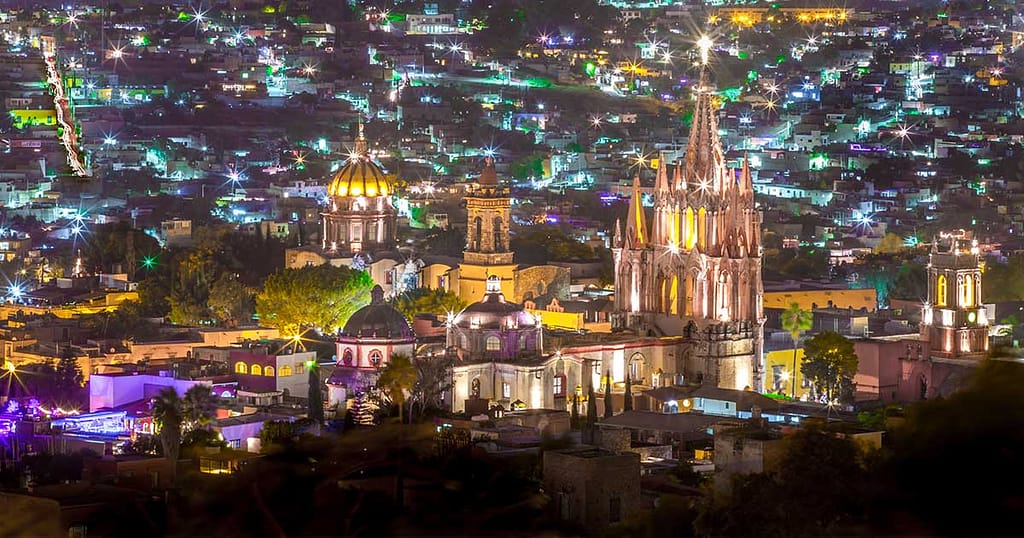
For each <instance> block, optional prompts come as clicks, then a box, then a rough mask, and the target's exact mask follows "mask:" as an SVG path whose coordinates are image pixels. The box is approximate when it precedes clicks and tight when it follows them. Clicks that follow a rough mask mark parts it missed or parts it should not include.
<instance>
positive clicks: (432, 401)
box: [409, 353, 456, 420]
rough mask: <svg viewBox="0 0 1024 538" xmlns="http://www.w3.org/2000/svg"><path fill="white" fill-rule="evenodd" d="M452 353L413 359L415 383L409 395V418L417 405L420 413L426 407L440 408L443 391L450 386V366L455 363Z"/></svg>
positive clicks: (454, 356) (411, 417)
mask: <svg viewBox="0 0 1024 538" xmlns="http://www.w3.org/2000/svg"><path fill="white" fill-rule="evenodd" d="M455 358H456V355H455V354H454V353H443V354H441V355H439V356H430V357H420V358H418V359H416V360H415V361H413V365H414V366H415V367H416V384H415V385H414V386H413V388H412V393H411V395H410V397H409V399H410V402H409V418H410V420H413V418H414V417H413V408H414V407H416V405H417V404H418V405H419V408H420V413H421V414H422V413H424V412H426V410H427V409H430V408H435V409H441V408H442V405H443V402H442V397H443V396H444V393H445V391H448V390H450V389H451V388H452V375H451V374H452V366H454V365H455Z"/></svg>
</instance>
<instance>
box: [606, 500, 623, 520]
mask: <svg viewBox="0 0 1024 538" xmlns="http://www.w3.org/2000/svg"><path fill="white" fill-rule="evenodd" d="M621 520H622V499H620V498H618V497H612V498H611V499H608V523H618V522H619V521H621Z"/></svg>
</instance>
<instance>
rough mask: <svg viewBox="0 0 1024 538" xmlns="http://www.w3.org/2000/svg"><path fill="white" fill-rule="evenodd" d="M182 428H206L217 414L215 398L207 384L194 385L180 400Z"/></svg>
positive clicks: (185, 429) (187, 429)
mask: <svg viewBox="0 0 1024 538" xmlns="http://www.w3.org/2000/svg"><path fill="white" fill-rule="evenodd" d="M181 407H182V429H183V430H184V431H186V432H189V431H192V430H196V429H202V428H206V427H207V426H209V425H210V423H211V422H213V419H214V418H215V417H216V415H217V399H216V398H215V397H214V396H213V392H212V391H211V389H210V387H209V386H207V385H194V386H192V387H190V388H189V389H188V390H186V391H185V396H184V397H183V398H182V400H181Z"/></svg>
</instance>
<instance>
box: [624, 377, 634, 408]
mask: <svg viewBox="0 0 1024 538" xmlns="http://www.w3.org/2000/svg"><path fill="white" fill-rule="evenodd" d="M622 410H623V411H632V410H633V390H632V386H631V383H630V380H629V374H626V391H625V393H624V394H623V400H622Z"/></svg>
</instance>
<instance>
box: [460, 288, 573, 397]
mask: <svg viewBox="0 0 1024 538" xmlns="http://www.w3.org/2000/svg"><path fill="white" fill-rule="evenodd" d="M501 284H502V283H501V279H500V278H499V277H498V276H496V275H491V276H490V277H488V278H487V289H486V293H484V294H483V298H482V299H481V300H480V301H478V302H476V303H473V304H471V305H469V306H468V307H466V308H465V309H464V310H463V311H462V312H460V313H459V314H458V315H457V316H455V319H454V320H452V321H450V322H449V324H448V334H447V348H448V349H449V350H452V351H453V352H455V353H456V354H457V355H458V359H459V360H458V361H457V363H456V365H455V367H454V368H453V369H452V382H453V389H452V391H451V392H452V393H453V394H452V399H451V402H450V403H451V408H452V411H455V412H461V411H465V410H467V407H471V406H472V402H487V404H486V405H484V406H482V407H483V409H486V408H487V407H488V406H489V405H493V404H497V405H501V406H502V407H503V408H504V409H514V408H527V407H528V408H531V409H540V408H546V409H562V410H564V409H566V406H567V402H568V401H570V400H567V398H570V397H571V396H572V395H573V394H575V393H576V387H577V386H579V387H582V386H583V385H582V384H583V383H585V381H584V377H583V361H582V359H576V358H572V357H569V356H563V355H562V354H560V353H555V354H545V353H544V350H543V341H542V337H543V330H542V328H541V326H540V324H539V323H538V321H537V320H536V319H535V318H534V317H533V316H531V315H530V314H529V313H527V312H526V310H525V309H524V308H523V307H522V305H519V304H516V303H511V302H508V301H507V300H506V299H505V295H504V293H502V291H501V290H502V285H501Z"/></svg>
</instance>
